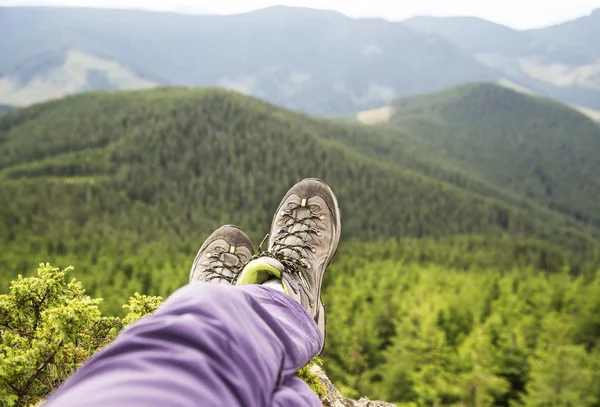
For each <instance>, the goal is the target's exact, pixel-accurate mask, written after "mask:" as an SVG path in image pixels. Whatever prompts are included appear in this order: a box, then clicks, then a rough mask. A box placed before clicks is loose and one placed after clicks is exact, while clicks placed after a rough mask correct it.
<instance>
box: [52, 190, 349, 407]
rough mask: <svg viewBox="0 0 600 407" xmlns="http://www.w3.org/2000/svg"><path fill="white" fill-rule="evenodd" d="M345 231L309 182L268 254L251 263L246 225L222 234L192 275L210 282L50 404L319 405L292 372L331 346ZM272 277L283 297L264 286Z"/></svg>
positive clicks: (290, 202) (294, 198)
mask: <svg viewBox="0 0 600 407" xmlns="http://www.w3.org/2000/svg"><path fill="white" fill-rule="evenodd" d="M340 227H341V225H340V214H339V208H338V205H337V199H336V198H335V195H334V194H333V192H332V191H331V189H330V188H329V187H328V186H327V185H326V184H325V183H324V182H323V181H321V180H316V179H308V180H304V181H302V182H300V183H298V184H296V185H295V186H294V187H292V189H290V191H289V192H288V193H287V194H286V195H285V196H284V198H283V200H282V202H281V204H280V206H279V209H278V211H277V213H276V214H275V217H274V218H273V223H272V225H271V239H270V240H269V247H268V251H267V252H263V253H261V254H260V255H259V256H258V258H256V259H255V260H254V261H252V262H250V263H248V264H245V266H244V267H243V270H242V266H243V265H244V263H245V262H246V261H247V260H249V257H250V256H251V253H252V252H253V248H252V244H251V243H250V240H249V239H248V237H247V236H246V235H245V234H244V233H243V232H241V230H240V229H239V228H235V227H230V226H226V227H223V228H221V229H219V230H217V231H216V232H215V233H213V234H212V235H211V236H210V237H209V238H208V239H207V241H206V242H205V244H204V245H203V246H202V248H201V249H200V252H199V253H198V256H197V257H196V260H195V261H194V265H193V266H192V270H191V272H190V283H194V282H196V281H200V282H202V284H190V285H189V286H187V287H185V288H183V289H181V290H179V291H178V292H177V293H175V294H174V295H173V296H172V297H171V298H169V300H167V302H166V303H165V304H164V305H163V306H162V307H161V308H160V309H159V310H157V312H155V313H154V314H153V315H152V316H150V317H147V318H145V319H143V320H141V321H138V322H137V323H135V324H133V325H132V326H131V327H130V328H128V329H127V330H125V331H124V332H123V333H122V334H121V335H120V336H119V337H118V338H117V339H116V340H115V341H114V342H113V343H112V344H111V345H109V346H108V347H107V348H106V349H105V350H103V351H102V352H100V353H99V354H97V355H96V356H95V357H93V358H92V359H91V360H90V361H88V362H87V363H86V364H85V365H84V366H83V367H82V368H80V369H79V370H78V371H77V372H76V373H75V375H74V376H73V377H71V378H70V379H69V380H68V381H67V382H66V383H65V384H64V385H63V386H61V388H59V390H58V391H57V392H56V393H55V394H54V395H53V396H52V397H51V398H50V399H49V401H48V402H47V405H48V406H67V407H68V406H79V405H81V404H84V405H86V406H100V405H102V406H104V405H111V406H113V405H114V406H117V407H119V406H150V407H153V406H228V407H229V406H249V407H253V406H269V405H274V406H291V407H294V406H306V405H308V406H310V405H314V406H319V405H320V401H319V400H318V398H317V396H316V395H315V394H314V393H313V392H312V391H311V390H310V388H309V387H308V386H307V385H306V384H305V383H303V382H301V381H300V380H299V379H297V378H295V377H293V375H294V373H295V372H296V371H297V370H298V369H300V368H301V367H303V366H304V365H306V364H307V363H308V362H309V361H310V359H311V358H312V357H313V356H314V355H316V354H317V353H318V352H320V351H321V350H322V348H323V342H324V336H325V308H324V306H323V303H322V301H321V295H320V293H321V283H322V281H323V275H324V273H325V270H326V268H327V266H328V265H329V263H330V262H331V260H332V258H333V256H334V254H335V251H336V249H337V245H338V242H339V239H340ZM240 272H241V274H240ZM273 278H276V279H278V281H279V282H280V283H282V288H283V290H284V293H282V292H280V291H279V290H277V289H273V288H269V287H264V286H258V285H257V284H263V283H266V284H270V283H269V280H270V279H273ZM206 282H216V283H225V284H222V285H217V284H206ZM230 282H237V284H247V285H242V286H236V287H231V286H229V285H228V283H230ZM277 286H278V285H277ZM286 294H287V295H286ZM288 295H289V296H288Z"/></svg>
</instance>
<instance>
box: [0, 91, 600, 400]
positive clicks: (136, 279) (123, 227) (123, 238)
mask: <svg viewBox="0 0 600 407" xmlns="http://www.w3.org/2000/svg"><path fill="white" fill-rule="evenodd" d="M484 125H485V126H484ZM482 126H484V127H482ZM593 126H595V124H594V123H593V122H591V121H590V120H588V119H586V118H585V117H584V116H582V115H579V114H578V113H577V112H575V111H573V110H570V109H568V108H565V107H564V106H562V105H559V104H557V103H554V102H550V101H546V100H542V99H539V98H534V97H526V96H524V95H522V94H519V93H516V92H513V91H510V90H507V89H504V88H500V87H497V86H494V85H489V84H480V85H470V86H463V87H459V88H455V89H451V90H449V91H446V92H443V93H438V94H433V95H427V96H420V97H411V98H406V99H401V100H399V101H397V102H396V103H395V108H394V112H393V113H392V114H390V123H388V124H387V125H379V126H364V125H359V124H355V123H348V122H343V121H334V120H327V119H316V118H311V117H308V116H306V115H304V114H299V113H294V112H291V111H288V110H285V109H283V108H279V107H276V106H274V105H272V104H269V103H266V102H263V101H260V100H258V99H255V98H252V97H248V96H243V95H240V94H237V93H234V92H231V91H226V90H217V89H194V90H192V89H183V88H159V89H152V90H146V91H135V92H96V93H86V94H82V95H76V96H72V97H68V98H65V99H63V100H60V101H54V102H48V103H42V104H36V105H35V106H31V107H27V108H22V109H17V110H15V111H12V112H8V113H6V114H3V115H2V116H0V244H1V247H2V251H0V283H1V284H2V285H1V286H2V287H8V284H7V283H8V281H10V280H13V279H15V278H16V276H17V274H30V273H31V272H32V271H33V270H34V269H35V266H36V265H37V264H38V263H39V262H42V261H44V262H45V261H50V262H52V263H54V264H56V265H59V266H67V265H70V264H73V265H75V272H74V273H72V277H77V278H78V279H80V280H82V282H83V283H84V287H85V288H86V290H88V291H87V292H89V293H90V294H91V295H93V296H101V297H103V298H104V300H105V303H104V305H103V311H106V313H107V314H113V315H114V314H118V313H119V312H122V307H121V305H122V304H123V303H124V302H125V301H126V299H127V298H128V297H129V296H131V295H132V294H133V293H136V292H140V293H145V294H150V295H153V294H160V295H163V296H166V295H169V294H170V293H172V292H173V291H174V290H175V289H177V288H179V287H180V286H181V285H183V284H185V283H186V279H187V270H188V268H189V266H190V265H191V262H192V259H193V258H194V255H195V253H196V250H197V249H198V247H199V246H200V245H201V244H202V241H203V240H204V239H205V238H206V236H207V235H208V234H209V233H210V232H212V230H213V229H214V228H216V227H218V226H220V225H221V224H224V223H235V224H238V225H240V226H241V227H243V228H244V230H246V231H248V232H249V234H250V235H251V237H252V238H253V240H254V241H256V242H258V241H260V239H261V238H262V237H263V236H264V234H265V233H266V232H267V228H268V227H269V225H270V219H271V216H272V214H273V211H274V210H275V209H276V208H277V205H278V204H279V199H280V198H281V195H282V194H283V193H284V192H285V191H286V190H287V189H288V188H289V186H290V185H292V184H293V183H294V182H296V181H298V180H299V179H301V178H303V177H306V176H319V177H322V178H324V179H325V180H326V181H327V182H328V183H330V184H331V186H332V188H333V189H334V191H335V192H336V194H337V196H338V198H339V200H340V206H341V211H342V219H343V243H342V245H341V246H340V249H339V252H338V255H337V256H336V259H335V260H334V262H333V263H332V265H331V267H330V268H329V270H328V272H327V273H326V275H325V278H324V290H323V295H324V300H325V301H326V303H327V310H328V334H327V340H326V342H327V346H326V348H325V353H324V354H323V356H324V361H325V369H326V371H327V372H328V375H329V376H330V377H331V378H332V380H333V381H334V382H335V384H336V386H338V388H339V389H340V390H341V391H342V392H343V394H344V396H346V397H357V396H362V395H368V396H371V397H372V398H381V399H385V400H389V401H393V402H394V403H395V404H398V405H401V404H405V405H409V404H415V403H425V404H427V405H439V406H451V405H454V406H456V405H458V404H463V405H471V404H472V402H473V397H474V396H473V394H477V397H478V399H479V400H486V401H485V403H484V404H486V405H497V406H503V407H504V406H506V407H508V406H510V405H515V403H516V402H518V401H519V400H526V401H527V405H535V402H536V401H537V400H549V399H552V400H563V399H562V398H560V397H564V395H565V394H568V395H569V400H574V401H573V402H572V403H571V405H577V406H579V405H582V406H586V407H595V406H596V400H597V399H598V396H600V393H599V392H598V389H597V386H594V385H593V383H596V382H597V380H598V378H599V375H598V371H597V369H596V368H595V367H596V366H597V365H598V363H600V351H599V350H600V347H599V346H598V345H599V343H598V312H597V311H598V309H600V297H599V296H598V291H599V289H600V274H599V273H598V261H599V259H600V257H599V256H600V253H598V247H600V245H599V242H600V240H599V235H600V229H598V228H597V227H596V226H594V224H593V223H592V222H591V221H589V220H588V219H587V217H588V215H589V216H590V217H591V213H592V212H593V209H594V208H593V207H592V205H590V202H591V203H594V202H596V201H597V199H596V197H597V194H596V195H595V196H592V195H591V194H592V193H593V188H596V186H597V183H596V184H594V183H590V181H594V179H593V176H592V178H590V174H591V173H592V172H593V173H595V174H597V173H598V171H597V167H596V166H597V165H598V163H597V160H592V161H590V157H592V156H591V153H590V152H593V151H597V143H598V138H597V137H596V135H597V133H595V131H596V130H595V129H596V128H595V127H593ZM557 143H558V144H557ZM557 146H558V150H557ZM494 153H495V154H494ZM527 156H528V157H529V162H528V161H527V158H526V157H527ZM548 161H551V162H553V164H554V165H553V168H558V169H560V170H562V171H563V172H564V174H561V176H560V177H558V176H557V172H556V171H551V169H549V167H548ZM533 166H536V168H535V169H533V172H532V171H531V170H532V167H533ZM537 167H539V168H540V170H539V171H538V168H537ZM551 167H552V166H551ZM542 172H544V173H546V180H545V181H543V182H544V184H543V185H544V186H546V185H550V186H551V187H552V189H553V191H554V193H553V195H552V197H551V198H552V199H554V198H556V200H557V201H558V200H559V199H562V202H566V201H567V200H566V199H563V198H565V197H564V196H563V195H564V194H573V199H572V202H570V205H571V206H570V207H572V208H576V207H581V208H582V209H581V211H582V213H583V214H584V216H581V217H580V218H581V219H579V220H578V219H577V215H576V214H575V215H572V216H570V215H567V214H565V213H566V212H565V211H563V212H565V213H561V212H559V211H558V210H555V209H553V208H552V202H550V203H548V202H546V201H545V199H546V198H548V197H547V196H546V195H544V193H541V194H538V192H539V191H540V188H538V185H537V184H536V183H538V182H540V181H541V180H540V179H539V178H538V177H539V175H540V174H542ZM507 177H512V178H513V182H511V183H505V182H504V180H505V179H506V178H507ZM517 178H518V179H517ZM521 186H527V187H530V188H529V189H530V190H531V191H533V193H532V194H528V190H522V191H521V190H520V187H521ZM577 188H579V189H581V190H583V191H577ZM588 189H589V190H588ZM541 190H542V191H546V189H545V188H541ZM586 194H590V195H586ZM586 197H589V198H590V199H591V201H590V202H588V204H587V205H586V204H585V203H583V202H581V201H580V199H585V198H586ZM583 211H587V212H585V213H584V212H583ZM596 211H597V209H596ZM47 268H50V267H49V266H48V267H47ZM47 279H48V277H47ZM68 281H70V278H69V280H68ZM29 285H30V286H34V288H31V289H30V290H24V289H23V288H24V286H25V281H24V280H23V279H20V278H18V279H16V283H15V285H14V287H15V289H14V290H12V294H13V295H9V296H0V311H2V312H0V314H1V315H2V316H3V317H2V318H0V329H2V330H3V332H4V333H5V335H4V336H3V337H2V339H3V342H2V345H3V346H4V347H3V350H4V352H5V353H6V354H8V355H9V356H10V355H12V357H9V358H8V359H7V363H4V365H3V366H4V367H5V368H4V370H2V372H1V374H2V375H3V376H2V377H5V378H7V377H8V378H9V379H12V381H8V380H7V381H5V380H0V401H1V400H7V396H6V395H11V394H12V393H13V392H15V389H21V388H20V387H19V386H17V385H12V387H10V388H9V385H10V384H11V383H20V382H21V381H22V378H23V377H25V373H23V372H27V371H26V370H23V369H22V366H23V364H26V366H28V367H29V370H30V371H32V372H33V374H34V375H36V377H38V379H39V376H38V375H39V373H40V367H39V366H42V368H43V366H45V365H46V363H45V362H44V363H42V362H43V361H44V360H48V359H47V356H45V355H37V356H36V358H38V359H39V360H41V361H42V362H39V363H32V362H31V360H30V359H28V358H25V359H26V360H24V361H20V359H19V355H21V354H24V352H29V351H30V349H29V348H26V347H25V348H24V347H22V346H20V347H19V346H17V345H18V344H17V345H15V341H10V340H4V339H5V337H6V338H15V337H16V336H18V335H19V334H21V335H22V336H21V337H26V336H27V335H31V327H33V326H34V325H35V321H37V319H36V318H34V317H32V316H35V314H36V312H37V313H39V310H40V307H42V306H41V305H40V302H39V301H40V298H41V301H43V300H44V299H45V298H46V296H44V295H42V291H43V290H45V287H46V286H45V285H44V284H43V283H42V284H40V282H39V280H34V282H29ZM52 287H53V292H54V291H57V292H60V291H62V290H60V289H59V288H58V285H57V284H56V283H53V285H52ZM71 287H73V286H71ZM75 287H76V288H77V287H78V286H75ZM3 291H6V288H3ZM76 291H77V292H79V288H77V290H76ZM38 292H39V295H35V294H37V293H38ZM17 294H18V295H17ZM63 294H64V293H63ZM81 294H83V292H81ZM7 298H13V299H14V300H15V301H12V302H11V301H7ZM18 299H20V300H18ZM31 301H35V302H34V305H36V307H29V308H28V309H29V310H30V311H31V312H26V313H18V312H17V315H18V317H16V316H15V312H11V310H12V311H15V310H16V309H18V307H19V306H20V305H19V304H21V303H23V304H27V303H30V302H31ZM51 301H52V305H46V306H44V309H46V310H47V311H48V312H50V314H45V315H46V316H48V315H55V314H54V313H62V314H60V315H63V314H64V313H65V310H68V309H73V308H69V307H68V304H65V303H64V298H63V299H61V300H60V301H58V302H57V301H56V300H55V299H52V300H51ZM85 304H88V302H85ZM85 304H84V305H85ZM88 308H89V312H90V313H91V312H94V313H95V314H94V315H96V318H97V317H98V316H99V315H98V314H97V313H96V310H95V309H94V308H92V307H88ZM50 310H52V311H50ZM80 311H81V309H80ZM45 312H46V311H45ZM56 315H58V314H56ZM69 315H70V314H69ZM77 315H78V317H77V318H78V321H79V320H81V321H84V322H85V328H86V330H87V329H88V328H89V322H90V321H91V320H90V319H88V318H86V316H85V311H82V312H79V313H78V314H77ZM24 316H27V318H25V317H24ZM7 317H8V319H7ZM21 317H22V318H21ZM13 320H14V321H16V323H19V324H20V325H17V326H16V328H15V326H14V325H13V324H12V323H11V322H12V321H13ZM111 323H115V322H114V321H113V322H111ZM63 325H64V326H68V327H69V329H70V328H71V325H69V324H63ZM79 325H81V324H79ZM21 326H23V327H24V329H21V330H20V331H19V329H20V327H21ZM33 329H35V327H33ZM40 329H42V328H40ZM15 332H16V334H17V335H15ZM44 332H46V331H44ZM52 332H54V331H52ZM46 333H47V332H46ZM7 334H8V336H7ZM71 334H72V332H71ZM59 339H60V338H59ZM70 339H73V340H75V339H77V338H72V335H71V336H70ZM56 341H57V342H60V343H62V340H61V341H58V339H57V340H56ZM38 342H39V341H38ZM19 343H26V344H27V341H26V340H25V341H19ZM68 343H69V346H71V344H72V343H74V344H75V346H77V345H76V343H77V342H76V341H74V342H68ZM13 349H19V350H20V351H21V352H20V353H16V352H13ZM76 349H78V348H76ZM73 352H75V350H73ZM557 354H558V355H560V356H561V359H559V361H560V363H557V362H556V359H557V357H556V355H557ZM81 355H82V354H81V353H77V360H78V361H80V359H81V358H82V356H81ZM84 355H85V353H84ZM5 359H6V358H5ZM21 359H23V358H21ZM60 360H63V359H62V356H61V359H60ZM398 360H402V363H398ZM0 361H1V362H4V361H5V360H4V359H0ZM8 362H11V363H8ZM565 364H567V365H565ZM565 366H567V367H568V368H567V369H565ZM48 369H49V370H50V373H51V374H55V370H56V369H55V366H54V365H52V366H50V367H48ZM42 377H44V379H46V378H47V376H42ZM40 380H41V379H40ZM44 381H45V380H44ZM51 383H55V382H51ZM45 386H46V387H47V386H48V383H47V382H46V383H45ZM35 390H36V391H39V386H38V385H37V384H36V385H35ZM19 393H21V394H22V391H20V390H19ZM45 395H46V393H43V394H41V395H40V397H43V396H45ZM2 397H3V398H2ZM9 400H10V399H9ZM12 400H14V399H12ZM581 400H584V401H585V402H580V401H581ZM530 401H532V402H530ZM361 405H364V400H363V403H361Z"/></svg>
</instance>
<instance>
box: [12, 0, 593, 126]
mask: <svg viewBox="0 0 600 407" xmlns="http://www.w3.org/2000/svg"><path fill="white" fill-rule="evenodd" d="M595 14H596V13H595ZM590 18H591V19H592V20H593V21H592V22H591V23H590V22H589V21H588V20H589V19H590ZM594 18H596V17H594V15H593V16H590V17H589V18H582V19H579V20H575V21H573V22H572V23H568V24H566V25H563V26H558V27H555V28H552V27H550V28H548V31H543V32H542V31H540V30H534V31H527V32H523V31H516V30H512V29H510V28H508V27H503V26H501V25H498V24H494V23H491V22H488V21H485V20H481V19H476V18H471V17H458V18H432V17H420V18H415V19H411V20H408V21H405V22H401V23H392V22H389V21H385V20H380V19H352V18H349V17H347V16H345V15H343V14H341V13H338V12H334V11H324V10H313V9H306V8H294V7H283V6H277V7H270V8H267V9H262V10H258V11H255V12H249V13H244V14H238V15H229V16H218V15H184V14H174V13H163V12H148V11H134V10H106V9H77V8H39V7H27V8H19V7H9V8H7V7H0V36H1V37H2V38H5V39H6V40H5V41H3V42H2V43H0V55H3V56H4V58H2V59H0V103H4V104H10V105H18V106H25V105H29V104H31V103H35V102H39V101H42V100H47V99H55V98H60V97H62V96H64V95H68V94H73V93H79V92H84V91H87V90H119V89H139V88H147V87H156V86H163V85H180V86H200V87H202V86H221V87H226V88H230V89H234V90H237V91H240V92H243V93H247V94H252V95H254V96H258V97H260V98H263V99H266V100H269V101H271V102H273V103H277V104H279V105H282V106H285V107H288V108H291V109H295V110H300V111H303V112H308V113H311V114H317V115H324V116H336V115H341V114H346V113H352V112H357V111H362V110H367V109H372V108H378V107H381V106H385V105H388V104H389V103H390V102H391V101H392V100H394V99H395V98H398V97H402V96H406V95H414V94H419V93H424V92H431V91H437V90H441V89H444V88H447V87H450V86H454V85H458V84H462V83H468V82H482V81H486V82H496V83H502V84H507V83H510V84H514V86H516V87H520V88H523V89H527V90H528V91H530V92H534V93H537V94H541V95H544V96H548V97H552V98H554V99H557V100H559V101H562V102H564V103H569V104H573V105H578V106H582V107H583V108H587V109H592V110H594V109H596V110H600V83H599V82H600V79H598V78H599V77H600V76H599V75H598V72H599V70H600V62H598V60H600V59H599V58H600V57H598V55H597V54H596V55H595V54H594V53H593V52H592V51H591V49H592V48H593V46H592V45H590V46H588V47H587V48H586V47H582V46H580V44H578V41H579V40H578V38H581V37H582V36H583V37H585V35H590V34H589V33H590V32H591V31H593V29H594V21H595V20H594ZM580 26H582V28H581V29H580V28H578V27H580ZM24 27H25V29H24ZM561 27H562V28H561ZM590 30H591V31H590ZM571 32H573V33H574V34H573V35H571V34H569V33H571ZM580 32H581V33H580ZM577 33H579V34H577ZM567 34H568V35H567ZM569 35H570V36H571V37H572V38H571V37H569V38H571V39H569V38H562V39H561V41H558V40H557V39H556V38H558V37H561V36H569ZM577 35H579V37H578V36H577Z"/></svg>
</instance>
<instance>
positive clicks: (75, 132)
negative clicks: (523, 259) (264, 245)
mask: <svg viewBox="0 0 600 407" xmlns="http://www.w3.org/2000/svg"><path fill="white" fill-rule="evenodd" d="M378 134H379V133H378V130H376V129H369V128H366V127H363V126H350V125H346V124H337V123H335V122H332V121H327V120H316V119H311V118H309V117H307V116H304V115H299V114H296V113H292V112H289V111H286V110H283V109H280V108H277V107H275V106H273V105H270V104H267V103H264V102H261V101H259V100H256V99H253V98H249V97H245V96H241V95H239V94H235V93H232V92H228V91H220V90H212V89H206V90H187V89H157V90H152V91H144V92H130V93H98V94H84V95H80V96H76V97H71V98H67V99H65V100H62V101H58V102H53V103H46V104H41V105H37V106H34V107H31V108H27V109H20V110H18V111H15V112H11V113H8V114H6V115H3V116H2V118H0V241H1V242H2V245H3V248H4V250H3V251H2V253H0V278H1V279H2V282H3V285H4V286H6V284H7V281H8V280H9V279H11V278H13V277H14V276H15V273H16V272H26V271H29V270H32V269H33V266H34V265H35V264H36V263H37V262H39V261H46V260H49V261H52V262H53V263H55V264H59V265H63V264H67V263H68V264H76V265H77V266H78V277H80V278H81V279H82V280H83V281H84V282H85V283H86V284H87V286H88V287H89V288H90V289H91V290H92V291H93V292H94V293H95V294H98V295H102V296H105V297H107V301H108V307H109V308H110V309H113V310H114V309H115V308H111V307H116V304H118V303H122V301H123V299H124V298H126V297H127V295H130V294H131V292H132V291H143V292H145V293H148V294H157V293H160V294H167V293H169V292H171V291H173V290H174V289H175V288H177V287H178V286H179V285H180V284H182V283H183V282H185V273H182V272H181V270H182V269H186V268H187V267H189V263H190V261H191V259H192V258H193V257H192V256H193V255H194V252H195V250H197V248H198V247H199V245H200V244H201V243H202V241H203V239H204V238H205V237H206V236H207V234H208V233H210V232H211V231H212V230H213V229H214V228H216V227H218V226H220V225H222V224H224V223H234V224H238V225H240V226H242V227H243V228H244V229H246V230H247V231H248V232H249V233H250V234H251V236H252V237H253V238H255V240H258V239H260V238H261V237H262V236H263V235H264V233H266V232H267V229H268V226H269V224H270V218H271V216H272V211H273V210H275V208H276V207H277V205H278V203H279V199H280V197H281V196H282V194H283V193H284V192H285V191H286V190H287V189H288V188H289V187H290V186H291V185H292V184H293V183H295V182H297V181H298V180H300V179H302V178H304V177H310V176H317V177H321V178H323V179H325V180H326V181H327V182H329V183H330V184H331V186H332V187H333V189H334V190H335V191H336V193H337V195H338V197H339V199H340V203H341V210H342V214H343V217H344V229H343V233H344V240H361V241H367V240H373V239H378V238H409V237H412V238H419V237H426V236H428V237H443V236H458V235H483V236H490V237H500V236H502V235H508V236H512V237H514V238H515V239H517V238H518V239H533V240H535V241H539V242H541V244H542V246H547V247H548V249H547V251H548V252H550V251H553V250H554V249H553V248H554V247H562V248H563V249H565V250H566V251H567V252H571V253H572V255H571V257H572V258H574V256H575V254H573V253H577V254H582V253H590V252H591V251H593V249H594V248H595V247H597V240H596V239H595V238H594V237H593V234H592V233H589V231H587V230H585V229H584V228H583V227H581V225H579V224H578V223H577V222H574V221H570V220H569V219H568V218H566V217H564V216H561V215H558V214H554V213H551V212H548V213H544V212H542V211H539V210H537V209H536V208H535V207H533V206H529V207H527V206H519V205H516V204H514V203H513V202H510V201H509V200H506V199H502V197H501V196H500V197H494V196H491V195H489V194H485V193H483V192H481V191H477V190H475V189H469V188H465V187H463V186H461V185H460V182H457V183H455V184H453V183H452V182H449V181H448V180H443V179H441V178H440V177H436V176H434V173H432V174H427V173H425V172H421V171H418V168H411V167H410V166H408V165H407V166H405V167H403V166H402V165H399V164H398V163H392V162H386V160H382V159H380V158H378V157H377V156H376V155H373V154H370V153H368V152H363V151H362V148H360V145H358V147H356V148H355V147H353V144H354V143H353V142H352V140H360V139H366V138H369V137H371V140H372V142H373V143H375V142H376V143H379V141H378V140H384V137H383V133H382V135H381V137H380V135H378ZM381 148H383V146H381ZM559 257H560V256H559ZM559 263H560V262H559ZM560 264H562V263H560ZM555 266H556V264H554V265H553V266H552V267H555ZM173 270H177V273H178V274H176V276H177V277H175V278H174V277H173Z"/></svg>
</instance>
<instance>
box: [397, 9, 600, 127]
mask: <svg viewBox="0 0 600 407" xmlns="http://www.w3.org/2000/svg"><path fill="white" fill-rule="evenodd" d="M403 23H404V24H405V25H407V26H409V27H411V28H413V29H415V30H417V31H420V32H424V33H430V34H437V35H440V36H442V37H443V38H445V39H447V40H449V41H450V42H452V43H453V44H455V45H457V46H458V47H460V48H461V49H463V50H465V51H467V52H469V53H470V54H471V55H473V57H475V58H476V59H477V60H478V61H480V62H481V63H483V64H486V65H488V66H489V67H490V68H493V69H495V70H497V71H499V72H502V73H503V74H504V76H505V77H506V78H508V79H509V80H510V81H514V82H517V83H518V84H519V86H518V87H520V88H523V87H524V88H525V90H527V91H529V92H533V93H537V94H540V95H543V96H547V97H551V98H554V99H557V100H560V101H563V102H566V103H568V104H572V105H575V106H577V107H583V108H584V109H582V111H583V112H585V113H591V116H594V114H595V112H587V111H586V110H585V109H593V110H596V111H598V110H600V58H599V57H598V55H599V54H597V53H593V52H591V51H590V49H588V48H587V47H585V46H583V45H582V44H583V42H580V43H578V42H577V41H559V40H558V38H559V37H561V38H563V39H566V38H567V37H566V34H565V35H562V34H556V35H555V36H550V35H543V32H540V31H537V30H536V31H517V30H513V29H511V28H508V27H505V26H502V25H499V24H495V23H493V22H490V21H486V20H483V19H480V18H475V17H447V18H437V17H417V18H413V19H410V20H407V21H404V22H403ZM568 24H572V25H573V26H577V27H579V26H580V25H581V26H582V27H584V26H585V24H584V22H582V21H580V20H575V21H573V22H572V23H568ZM582 36H583V35H582ZM588 38H594V37H588ZM590 42H591V43H593V41H586V43H590ZM510 81H508V82H507V81H506V79H505V80H502V81H501V82H502V83H504V84H507V85H509V86H511V85H513V84H511V83H510Z"/></svg>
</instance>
